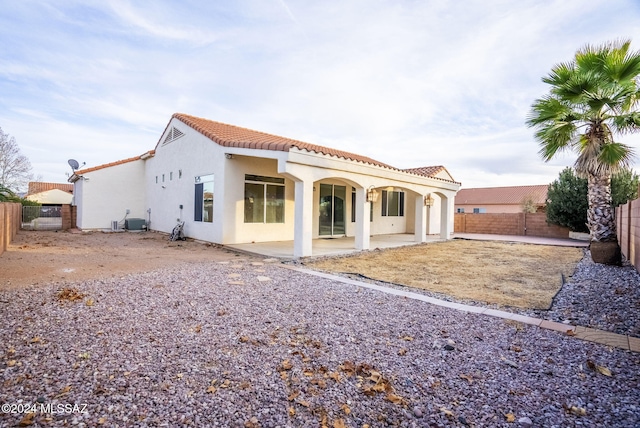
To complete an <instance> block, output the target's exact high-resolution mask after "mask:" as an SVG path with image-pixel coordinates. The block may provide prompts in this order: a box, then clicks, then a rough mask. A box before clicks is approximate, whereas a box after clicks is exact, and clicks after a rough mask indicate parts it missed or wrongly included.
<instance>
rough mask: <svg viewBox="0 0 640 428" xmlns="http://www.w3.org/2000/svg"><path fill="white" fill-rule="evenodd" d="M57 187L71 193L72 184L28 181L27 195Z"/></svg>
mask: <svg viewBox="0 0 640 428" xmlns="http://www.w3.org/2000/svg"><path fill="white" fill-rule="evenodd" d="M53 189H58V190H62V191H63V192H68V193H73V184H67V183H43V182H41V181H31V182H29V190H27V196H28V195H33V194H36V193H42V192H46V191H47V190H53Z"/></svg>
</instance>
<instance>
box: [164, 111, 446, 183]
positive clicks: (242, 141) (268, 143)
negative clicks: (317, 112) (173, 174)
mask: <svg viewBox="0 0 640 428" xmlns="http://www.w3.org/2000/svg"><path fill="white" fill-rule="evenodd" d="M172 118H175V119H178V120H179V121H181V122H182V123H184V124H185V125H187V126H189V127H191V128H193V129H195V130H196V131H198V132H200V133H201V134H202V135H204V136H205V137H207V138H209V139H210V140H212V141H213V142H215V143H217V144H219V145H221V146H223V147H239V148H245V149H261V150H275V151H283V152H288V151H289V149H291V148H292V147H294V148H297V149H299V150H306V151H308V152H313V153H319V154H324V155H329V156H336V157H340V158H343V159H347V160H352V161H356V162H362V163H367V164H370V165H376V166H381V167H383V168H389V169H393V170H396V171H403V172H408V173H411V174H416V175H422V176H425V177H430V178H437V179H441V180H444V181H450V182H454V183H455V181H454V180H453V178H452V177H451V174H449V173H448V172H447V175H446V176H445V177H446V178H445V177H442V176H437V175H438V174H439V173H441V172H442V171H443V170H445V171H446V169H445V168H444V167H443V166H433V167H422V168H413V169H411V170H403V169H399V168H395V167H392V166H391V165H387V164H385V163H382V162H379V161H377V160H375V159H371V158H369V157H366V156H361V155H357V154H355V153H350V152H346V151H343V150H336V149H332V148H329V147H324V146H319V145H316V144H309V143H305V142H303V141H298V140H293V139H291V138H285V137H279V136H277V135H273V134H268V133H265V132H260V131H254V130H251V129H247V128H241V127H239V126H235V125H228V124H226V123H221V122H216V121H213V120H209V119H203V118H201V117H196V116H190V115H188V114H184V113H175V114H174V115H173V116H172ZM169 122H170V121H169ZM168 127H169V124H167V128H168ZM167 128H165V132H166V129H167ZM165 132H163V133H162V134H163V135H164V134H165ZM161 141H162V137H160V140H159V141H158V144H157V145H156V148H157V147H158V146H159V145H160V144H161Z"/></svg>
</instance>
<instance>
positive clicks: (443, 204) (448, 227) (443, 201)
mask: <svg viewBox="0 0 640 428" xmlns="http://www.w3.org/2000/svg"><path fill="white" fill-rule="evenodd" d="M439 196H440V238H441V239H451V234H452V233H453V221H451V220H452V219H451V218H450V217H451V216H452V213H453V207H454V205H453V204H454V199H453V197H448V196H446V195H443V194H439Z"/></svg>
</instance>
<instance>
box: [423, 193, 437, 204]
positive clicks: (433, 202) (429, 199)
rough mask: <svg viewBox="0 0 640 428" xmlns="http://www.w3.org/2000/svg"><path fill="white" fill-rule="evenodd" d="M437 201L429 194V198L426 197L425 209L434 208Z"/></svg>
mask: <svg viewBox="0 0 640 428" xmlns="http://www.w3.org/2000/svg"><path fill="white" fill-rule="evenodd" d="M435 202H436V200H435V199H433V196H431V193H427V196H425V197H424V206H425V207H432V206H433V204H435Z"/></svg>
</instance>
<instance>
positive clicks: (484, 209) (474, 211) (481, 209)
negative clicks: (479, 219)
mask: <svg viewBox="0 0 640 428" xmlns="http://www.w3.org/2000/svg"><path fill="white" fill-rule="evenodd" d="M486 212H487V209H486V208H474V209H473V213H474V214H485V213H486Z"/></svg>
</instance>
